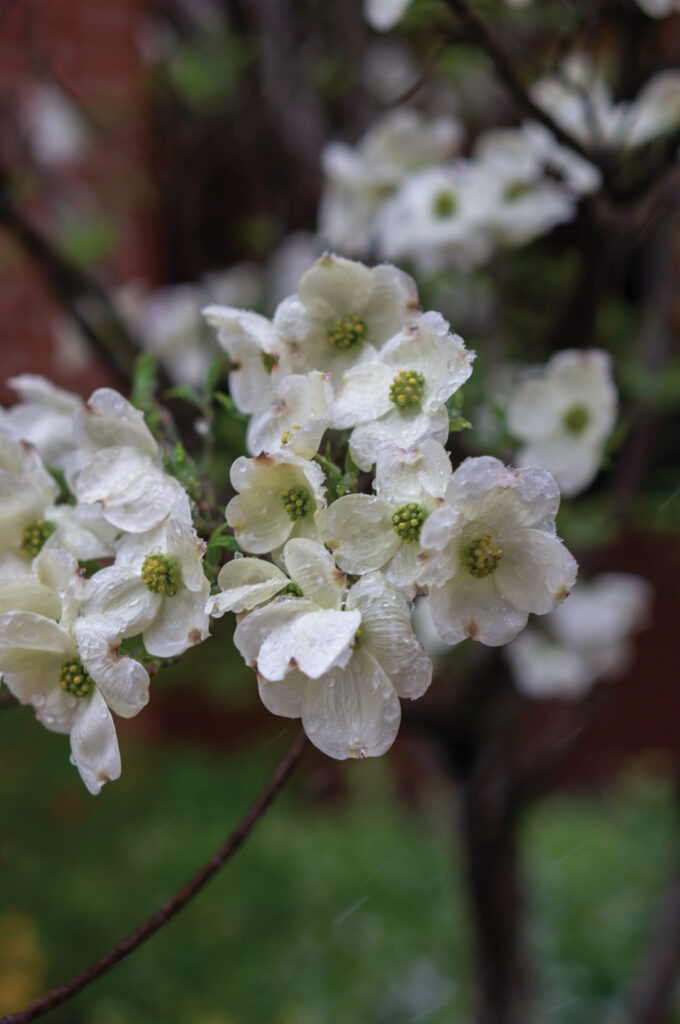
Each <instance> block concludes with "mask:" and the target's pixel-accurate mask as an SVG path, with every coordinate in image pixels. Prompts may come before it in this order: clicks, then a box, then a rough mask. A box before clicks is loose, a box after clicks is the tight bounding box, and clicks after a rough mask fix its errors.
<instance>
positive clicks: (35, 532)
mask: <svg viewBox="0 0 680 1024" xmlns="http://www.w3.org/2000/svg"><path fill="white" fill-rule="evenodd" d="M55 530H56V526H55V525H54V523H48V522H47V520H46V519H36V520H34V522H32V523H29V524H28V526H26V527H25V528H24V534H23V537H22V538H21V550H22V551H23V552H24V554H25V555H30V556H31V558H35V556H36V555H37V554H38V552H39V551H41V550H42V546H43V544H44V543H45V541H46V540H47V538H48V537H50V536H51V535H52V534H53V533H54V531H55Z"/></svg>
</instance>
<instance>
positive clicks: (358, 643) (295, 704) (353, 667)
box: [234, 540, 432, 759]
mask: <svg viewBox="0 0 680 1024" xmlns="http://www.w3.org/2000/svg"><path fill="white" fill-rule="evenodd" d="M283 558H284V562H285V565H286V568H287V570H288V573H289V576H290V578H291V580H292V581H294V583H295V585H296V586H297V587H298V589H299V591H300V594H301V596H300V597H294V596H284V597H277V598H275V599H274V600H273V601H271V603H269V604H267V605H265V606H264V607H261V608H256V609H255V610H254V611H251V612H249V613H248V614H247V615H246V616H245V617H244V618H243V619H242V620H241V622H240V623H239V625H238V626H237V628H236V632H235V634H234V643H235V644H236V646H237V648H238V649H239V651H240V652H241V654H242V655H243V657H244V658H245V660H246V661H247V662H248V664H250V665H252V666H253V667H254V668H256V670H257V672H258V682H259V687H260V696H261V697H262V700H263V703H264V704H265V706H266V707H267V708H269V710H270V711H272V712H273V713H274V714H277V715H283V716H284V717H287V718H298V717H300V718H302V724H303V726H304V728H305V731H306V732H307V735H308V736H309V738H310V740H311V741H312V743H314V744H315V745H316V746H317V747H319V749H320V750H323V751H324V753H326V754H328V755H329V756H331V757H336V758H340V759H344V758H347V757H367V756H369V757H371V756H378V755H380V754H383V753H384V752H385V751H386V750H387V749H388V748H389V747H390V746H391V744H392V743H393V741H394V738H395V736H396V734H397V730H398V728H399V721H400V717H401V709H400V705H399V697H400V696H401V697H411V698H413V697H418V696H420V695H421V694H422V693H424V692H425V690H426V689H427V687H428V686H429V684H430V680H431V675H432V666H431V663H430V661H429V659H428V657H427V655H426V654H425V652H424V651H423V649H422V647H421V646H420V644H419V643H418V641H417V640H416V638H415V636H414V635H413V631H412V629H411V610H410V602H408V601H407V600H406V599H405V598H403V597H402V596H400V595H399V593H398V592H397V591H396V590H395V589H394V588H393V587H392V586H391V584H390V583H388V581H387V580H385V578H384V577H383V576H382V575H380V574H379V573H369V574H368V575H366V576H364V577H362V579H361V580H360V581H359V582H358V583H356V584H355V585H354V586H353V587H352V588H351V589H350V590H349V592H348V593H346V592H345V586H346V580H345V577H344V576H343V575H342V574H341V573H339V571H338V569H337V568H336V567H335V563H334V561H333V559H332V558H331V556H330V555H329V554H328V552H327V551H325V550H324V549H323V548H322V547H321V546H320V545H316V544H313V543H311V542H309V541H305V540H292V541H289V543H288V544H287V545H286V547H285V549H284V554H283Z"/></svg>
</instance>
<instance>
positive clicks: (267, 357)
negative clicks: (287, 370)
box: [260, 352, 276, 373]
mask: <svg viewBox="0 0 680 1024" xmlns="http://www.w3.org/2000/svg"><path fill="white" fill-rule="evenodd" d="M260 359H261V360H262V365H263V366H264V368H265V370H266V371H267V373H271V372H272V370H273V369H274V367H275V366H276V356H273V355H272V354H271V352H260Z"/></svg>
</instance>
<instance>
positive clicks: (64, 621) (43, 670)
mask: <svg viewBox="0 0 680 1024" xmlns="http://www.w3.org/2000/svg"><path fill="white" fill-rule="evenodd" d="M10 384H11V385H12V386H13V387H14V388H15V390H16V391H17V392H18V393H19V395H20V397H21V401H20V402H18V403H17V404H16V405H14V406H13V407H12V408H11V409H9V410H3V411H2V414H1V416H0V486H1V488H2V496H3V501H2V504H1V505H0V613H1V614H0V672H1V673H2V677H3V681H4V683H5V684H6V685H7V686H8V687H9V689H10V691H11V692H12V693H13V694H14V696H15V697H16V698H17V699H18V700H19V701H21V703H23V704H31V705H32V706H33V707H34V709H35V713H36V716H37V717H38V719H39V720H40V721H41V722H42V723H43V725H45V726H46V727H47V728H48V729H51V730H53V731H55V732H61V733H68V734H70V741H71V759H72V761H73V763H74V764H75V765H76V767H77V768H78V770H79V772H80V774H81V776H82V778H83V781H84V782H85V784H86V786H87V788H88V789H89V790H90V792H91V793H98V792H99V790H100V789H101V787H102V785H103V784H104V783H105V782H107V781H108V780H110V779H115V778H118V776H119V775H120V771H121V763H120V753H119V749H118V742H117V738H116V732H115V726H114V723H113V718H112V715H111V712H114V713H115V714H117V715H121V716H123V717H125V718H128V717H131V716H132V715H136V714H137V713H138V712H139V711H140V710H141V709H142V708H143V707H144V706H145V704H146V703H147V701H148V696H149V673H148V671H147V668H146V667H145V665H144V664H143V661H142V660H140V659H138V658H136V657H132V656H130V655H128V654H126V653H125V652H124V647H123V642H124V641H125V640H126V639H130V638H134V637H140V638H141V644H140V648H141V649H143V650H144V652H145V653H146V654H147V655H151V656H156V657H159V658H169V657H175V656H177V655H179V654H181V653H182V652H183V651H185V650H187V648H188V647H190V646H192V645H194V644H196V643H199V642H200V641H201V640H203V639H205V637H207V635H208V615H207V613H206V609H205V605H206V600H207V597H208V593H209V583H208V580H207V578H206V576H205V574H204V572H203V564H202V561H203V551H204V544H203V542H202V541H201V540H200V539H199V537H198V536H197V534H196V531H195V529H194V527H193V524H192V515H191V508H190V503H189V499H188V497H187V494H186V492H185V491H184V489H183V487H182V486H181V485H180V484H179V483H178V481H177V480H175V479H174V478H173V477H172V476H170V475H169V474H168V473H167V472H165V470H164V469H163V467H162V463H161V452H160V449H159V446H158V443H157V441H156V440H155V439H154V437H153V436H152V434H151V433H150V431H149V429H148V427H147V426H146V424H145V422H144V418H143V416H142V414H141V412H139V411H138V410H137V409H135V408H133V406H132V405H131V404H130V403H129V402H128V401H127V400H126V399H125V398H123V397H122V395H120V394H118V393H117V392H116V391H113V390H111V389H109V388H101V389H99V390H98V391H95V392H94V394H93V395H92V396H91V397H90V399H89V401H88V402H86V403H84V402H82V400H81V399H79V398H78V396H76V395H72V394H70V393H68V392H66V391H63V390H61V389H59V388H56V387H54V386H53V385H51V384H50V383H49V382H48V381H46V380H44V379H43V378H40V377H35V376H33V375H29V374H25V375H22V376H20V377H16V378H14V379H13V380H11V381H10ZM46 465H47V466H49V467H50V469H51V470H53V472H49V471H48V470H47V468H46ZM55 477H57V478H58V479H59V480H60V482H61V483H58V482H57V479H55ZM86 569H95V570H96V571H94V572H90V574H89V575H88V573H87V572H86V571H85V570H86Z"/></svg>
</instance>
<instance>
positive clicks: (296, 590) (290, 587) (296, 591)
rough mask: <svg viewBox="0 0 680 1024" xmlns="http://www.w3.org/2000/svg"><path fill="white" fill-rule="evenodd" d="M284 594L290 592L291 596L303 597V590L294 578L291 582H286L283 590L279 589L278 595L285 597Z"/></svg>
mask: <svg viewBox="0 0 680 1024" xmlns="http://www.w3.org/2000/svg"><path fill="white" fill-rule="evenodd" d="M284 594H290V595H291V597H302V590H301V589H300V587H299V586H298V585H297V583H296V582H295V581H294V580H291V581H290V583H286V585H285V587H284V588H283V590H279V592H278V594H277V595H276V596H277V597H283V596H284Z"/></svg>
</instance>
